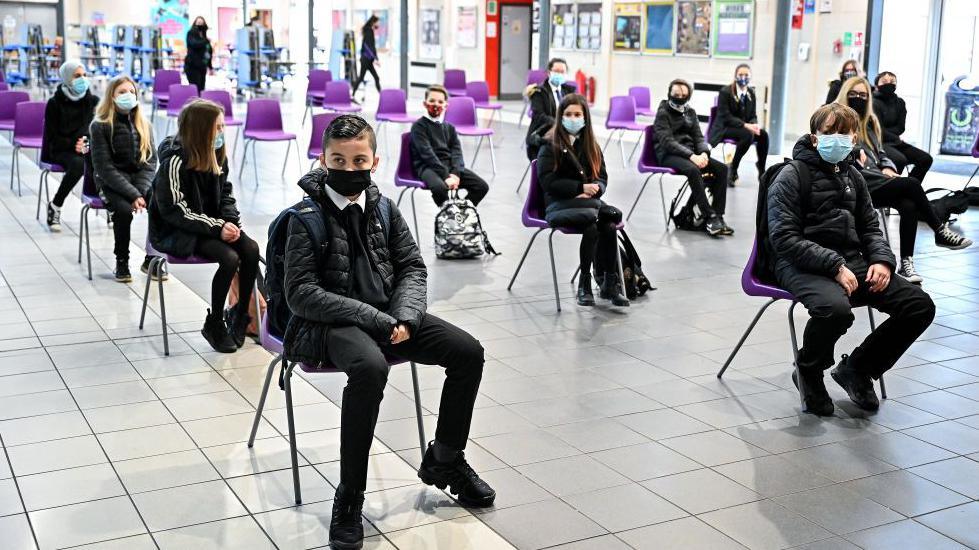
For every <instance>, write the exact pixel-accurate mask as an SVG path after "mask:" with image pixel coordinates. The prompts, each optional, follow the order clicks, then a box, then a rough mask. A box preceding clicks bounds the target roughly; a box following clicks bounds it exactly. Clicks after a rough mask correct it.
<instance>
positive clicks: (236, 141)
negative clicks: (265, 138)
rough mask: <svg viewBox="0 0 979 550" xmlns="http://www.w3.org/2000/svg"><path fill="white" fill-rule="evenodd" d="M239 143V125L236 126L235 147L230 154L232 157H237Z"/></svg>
mask: <svg viewBox="0 0 979 550" xmlns="http://www.w3.org/2000/svg"><path fill="white" fill-rule="evenodd" d="M240 141H241V125H240V124H239V125H238V130H236V131H235V146H234V148H233V149H232V150H231V154H232V155H237V154H238V142H240Z"/></svg>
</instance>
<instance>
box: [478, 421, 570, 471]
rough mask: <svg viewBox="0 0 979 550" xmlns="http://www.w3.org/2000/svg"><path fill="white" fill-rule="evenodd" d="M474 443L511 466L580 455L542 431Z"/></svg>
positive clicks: (485, 439)
mask: <svg viewBox="0 0 979 550" xmlns="http://www.w3.org/2000/svg"><path fill="white" fill-rule="evenodd" d="M476 442H477V443H479V445H480V446H481V447H483V448H484V449H486V450H487V451H489V452H491V453H493V454H494V455H496V456H497V457H498V458H499V459H500V460H502V461H504V462H506V463H507V464H510V465H511V466H522V465H524V464H531V463H533V462H542V461H544V460H553V459H556V458H564V457H566V456H574V455H577V454H580V452H579V451H578V450H576V449H575V448H574V447H572V446H570V445H568V444H567V443H565V442H563V441H561V440H560V439H558V438H557V437H556V436H553V435H551V434H549V433H547V432H546V431H543V430H532V431H521V432H512V433H507V434H500V435H493V436H490V437H483V438H479V439H477V440H476Z"/></svg>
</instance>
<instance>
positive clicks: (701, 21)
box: [676, 0, 711, 55]
mask: <svg viewBox="0 0 979 550" xmlns="http://www.w3.org/2000/svg"><path fill="white" fill-rule="evenodd" d="M710 7H711V1H710V0H677V3H676V53H677V54H678V55H710V24H711V19H710V14H711V9H710Z"/></svg>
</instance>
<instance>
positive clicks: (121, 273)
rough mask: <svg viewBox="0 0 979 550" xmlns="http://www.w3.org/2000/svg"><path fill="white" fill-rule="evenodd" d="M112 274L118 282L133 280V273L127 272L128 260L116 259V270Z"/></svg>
mask: <svg viewBox="0 0 979 550" xmlns="http://www.w3.org/2000/svg"><path fill="white" fill-rule="evenodd" d="M113 275H115V277H116V281H119V282H120V283H131V282H133V274H132V273H130V272H129V260H116V270H115V272H114V273H113Z"/></svg>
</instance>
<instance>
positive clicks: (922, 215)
mask: <svg viewBox="0 0 979 550" xmlns="http://www.w3.org/2000/svg"><path fill="white" fill-rule="evenodd" d="M870 198H871V199H873V201H874V206H875V207H877V208H882V207H883V208H894V209H895V210H897V212H898V214H900V215H901V225H900V235H901V257H902V258H910V257H911V256H914V240H915V237H916V236H917V233H918V222H919V221H922V222H925V223H927V224H928V227H931V228H932V230H935V231H937V230H938V227H939V225H940V224H939V223H938V218H937V217H936V216H935V211H934V210H932V208H931V203H930V202H928V197H927V196H926V195H925V190H924V189H922V188H921V183H919V182H918V180H916V179H914V178H906V177H896V178H891V179H890V180H888V181H886V182H885V183H884V184H883V185H881V186H880V187H878V188H877V189H876V190H874V191H871V193H870Z"/></svg>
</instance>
